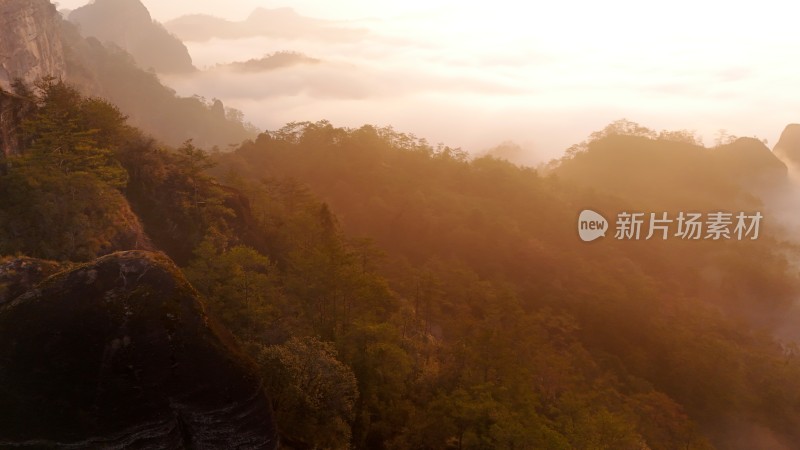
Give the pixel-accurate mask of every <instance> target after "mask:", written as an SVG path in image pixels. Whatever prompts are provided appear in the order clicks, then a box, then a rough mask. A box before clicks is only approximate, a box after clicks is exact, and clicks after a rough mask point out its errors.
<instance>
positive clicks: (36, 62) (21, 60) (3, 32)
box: [0, 0, 66, 88]
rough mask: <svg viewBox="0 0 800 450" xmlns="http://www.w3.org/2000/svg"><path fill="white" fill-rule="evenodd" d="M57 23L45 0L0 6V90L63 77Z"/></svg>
mask: <svg viewBox="0 0 800 450" xmlns="http://www.w3.org/2000/svg"><path fill="white" fill-rule="evenodd" d="M60 20H61V19H60V18H59V15H58V13H57V12H56V8H55V6H53V5H52V4H51V3H50V2H49V1H48V0H3V1H1V2H0V87H3V88H8V86H9V85H10V83H11V81H12V80H13V79H14V78H22V79H23V80H25V81H26V82H29V83H30V82H33V81H35V80H36V79H38V78H41V77H43V76H54V77H64V76H65V75H66V64H65V62H64V48H63V45H62V42H61V37H60V31H59V30H60V28H59V21H60Z"/></svg>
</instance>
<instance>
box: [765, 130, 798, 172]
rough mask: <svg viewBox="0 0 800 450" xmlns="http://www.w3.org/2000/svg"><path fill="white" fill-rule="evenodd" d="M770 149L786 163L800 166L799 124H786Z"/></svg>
mask: <svg viewBox="0 0 800 450" xmlns="http://www.w3.org/2000/svg"><path fill="white" fill-rule="evenodd" d="M772 151H773V152H774V153H775V156H777V157H778V158H780V159H781V160H782V161H783V162H785V163H786V164H789V165H792V166H794V167H800V124H796V123H793V124H789V125H787V126H786V128H784V130H783V133H781V138H780V139H779V140H778V143H777V144H775V147H774V148H773V149H772Z"/></svg>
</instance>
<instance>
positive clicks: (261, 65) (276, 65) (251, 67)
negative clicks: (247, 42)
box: [216, 52, 321, 72]
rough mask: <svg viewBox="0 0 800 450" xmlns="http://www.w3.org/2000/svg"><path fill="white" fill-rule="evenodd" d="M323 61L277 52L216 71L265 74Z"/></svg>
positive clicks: (232, 64)
mask: <svg viewBox="0 0 800 450" xmlns="http://www.w3.org/2000/svg"><path fill="white" fill-rule="evenodd" d="M320 62H321V61H320V60H319V59H316V58H312V57H310V56H306V55H304V54H302V53H295V52H277V53H273V54H271V55H266V56H264V57H262V58H254V59H250V60H247V61H244V62H234V63H230V64H220V65H218V66H217V67H216V69H230V70H233V71H236V72H264V71H267V70H275V69H281V68H283V67H291V66H296V65H300V64H319V63H320Z"/></svg>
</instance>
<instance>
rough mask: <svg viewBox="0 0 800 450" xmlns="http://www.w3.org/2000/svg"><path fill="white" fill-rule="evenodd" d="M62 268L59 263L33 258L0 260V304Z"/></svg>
mask: <svg viewBox="0 0 800 450" xmlns="http://www.w3.org/2000/svg"><path fill="white" fill-rule="evenodd" d="M64 268H65V266H64V265H62V264H60V263H56V262H53V261H44V260H41V259H34V258H14V259H8V260H5V261H0V305H2V304H3V303H7V302H9V301H11V300H13V299H15V298H17V297H18V296H20V295H22V294H23V293H24V292H26V291H28V290H29V289H31V288H32V287H33V286H35V285H36V284H38V283H39V282H41V281H42V280H44V279H45V278H47V277H49V276H50V275H53V274H54V273H56V272H60V271H61V270H64Z"/></svg>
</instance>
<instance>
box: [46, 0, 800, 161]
mask: <svg viewBox="0 0 800 450" xmlns="http://www.w3.org/2000/svg"><path fill="white" fill-rule="evenodd" d="M143 2H144V3H145V5H146V6H147V7H148V8H149V9H150V11H151V13H152V14H153V16H154V17H155V18H156V19H157V20H161V21H167V20H169V19H171V18H174V17H176V16H179V15H182V14H187V13H193V12H202V13H207V14H214V15H218V16H221V17H226V18H229V19H232V20H241V19H244V18H245V17H246V16H247V15H248V14H249V12H250V11H252V9H253V8H255V7H265V8H277V7H282V6H291V7H292V8H294V9H295V10H296V11H297V12H298V13H300V14H302V15H305V16H310V17H317V18H323V19H331V20H341V21H345V22H343V26H353V27H362V28H366V29H368V30H369V31H370V34H369V36H368V37H367V38H365V39H364V40H362V41H359V42H355V43H354V42H350V43H331V42H320V41H318V40H313V39H309V40H302V39H300V40H297V39H293V40H280V39H274V38H271V39H267V38H253V39H247V40H240V41H237V42H231V41H218V40H217V41H210V42H203V43H192V42H187V46H188V47H189V49H190V51H191V53H192V56H193V58H194V60H195V63H196V64H197V65H198V66H199V67H201V68H203V67H207V66H213V65H214V64H217V63H225V62H231V61H233V60H237V59H238V60H242V59H249V58H253V57H260V56H262V55H264V54H267V53H270V52H273V51H279V50H295V51H301V52H303V53H306V54H308V55H310V56H313V57H317V58H321V59H324V60H325V61H326V62H328V63H330V64H329V65H328V66H326V68H325V69H324V70H323V69H320V70H323V71H322V73H319V71H318V72H310V71H302V69H297V71H296V72H295V73H292V74H291V76H288V75H287V74H286V73H284V74H270V75H269V77H268V78H267V79H255V78H254V79H249V80H246V81H248V82H249V83H250V84H248V83H242V81H243V80H238V81H237V82H236V83H220V82H219V81H220V80H209V79H203V78H201V79H193V80H174V79H173V80H167V81H169V82H171V83H173V84H174V87H176V89H177V90H178V91H179V92H180V93H182V94H188V95H191V94H194V93H197V94H200V95H204V96H207V97H213V96H216V97H220V98H222V99H223V100H227V104H232V105H234V106H236V107H239V108H240V109H242V110H244V112H245V113H246V114H247V116H248V118H250V119H251V120H252V121H253V122H254V123H256V124H257V125H258V126H260V127H270V128H274V127H277V126H279V123H280V122H281V121H290V120H317V119H321V118H327V119H330V120H332V121H333V122H334V123H335V124H337V125H346V126H357V125H359V124H361V123H375V124H377V125H388V124H391V125H394V126H395V127H396V128H398V129H400V130H401V131H409V132H414V133H416V134H418V135H420V136H425V137H429V138H430V139H431V140H433V141H443V142H445V143H447V144H451V145H456V146H458V145H460V146H463V147H465V148H466V149H469V150H472V151H479V150H480V149H481V148H486V147H489V146H492V145H494V144H497V143H499V142H501V141H503V140H514V141H517V142H519V143H520V144H522V146H523V147H524V148H526V149H529V150H530V151H531V154H536V155H537V158H539V159H546V158H548V157H551V156H555V155H556V154H558V152H560V151H562V150H563V149H564V148H566V147H567V146H569V144H571V143H575V142H578V141H580V140H582V139H583V138H584V137H585V136H586V135H588V134H589V133H590V132H591V131H594V130H597V129H601V128H603V126H605V125H606V124H608V123H609V122H611V121H613V120H616V119H619V118H622V117H626V118H628V119H631V120H634V121H637V122H640V123H642V124H644V125H646V126H649V127H652V128H656V129H662V128H668V129H695V130H697V131H698V132H700V133H701V134H702V135H703V136H704V137H705V138H706V143H707V144H711V143H713V136H714V134H715V132H716V131H717V130H719V129H723V128H724V129H727V130H728V131H729V132H730V133H732V134H735V135H740V136H753V135H755V136H758V137H759V138H767V139H768V140H769V141H770V143H774V142H775V141H776V140H777V136H778V134H779V133H780V131H781V130H782V128H783V127H784V126H785V125H786V124H787V123H789V122H796V121H800V108H799V107H798V106H800V90H798V89H797V88H796V80H798V79H800V64H797V63H796V62H795V58H796V55H797V54H800V35H798V34H797V33H796V31H795V30H796V26H795V22H796V17H797V15H796V14H795V11H794V9H796V8H795V7H793V6H791V4H790V3H787V2H782V1H781V2H779V1H765V2H760V3H758V4H756V3H752V2H751V3H749V4H748V5H747V6H745V4H744V3H743V2H742V3H733V2H717V1H713V2H701V1H696V0H695V1H686V0H676V1H673V2H668V3H667V2H658V3H655V2H642V1H629V0H609V1H605V2H583V1H580V2H579V1H571V2H570V1H561V2H520V1H516V0H515V1H512V0H496V1H492V2H464V1H460V2H456V1H441V0H424V1H423V0H410V1H404V2H379V1H366V0H339V1H336V2H327V1H312V0H294V1H292V2H283V3H281V2H278V1H263V0H261V1H260V0H226V1H224V2H222V1H218V0H170V1H169V2H164V1H156V0H144V1H143ZM82 3H83V1H82V0H77V1H72V0H70V1H62V2H61V7H75V6H79V5H80V4H82ZM284 78H286V79H289V78H290V79H291V80H294V81H295V82H298V83H304V82H305V83H307V86H306V88H305V89H300V88H299V87H297V86H295V88H296V90H295V91H292V92H291V95H279V94H280V93H277V92H267V93H261V94H263V95H260V94H259V93H258V92H255V93H253V94H252V95H248V93H247V92H245V89H244V87H247V86H253V89H254V91H258V90H259V88H258V87H257V86H258V84H260V83H273V84H276V85H280V83H284V82H285V83H290V82H291V80H289V81H287V80H286V79H284ZM298 80H299V81H298ZM330 80H336V81H337V82H338V83H339V87H341V89H338V90H334V89H332V88H330V86H328V84H330V82H331V81H330ZM314 83H317V84H316V85H315V84H314ZM232 84H235V85H236V86H235V89H234V86H231V85H232ZM226 86H227V88H226ZM326 89H327V90H326ZM333 91H335V92H333ZM342 91H345V92H346V93H347V94H348V95H343V94H342ZM267 100H268V101H267ZM278 107H279V108H282V109H281V110H280V111H277V110H276V108H278ZM422 112H424V113H422ZM424 115H431V116H433V117H424V120H420V117H421V116H424ZM432 119H433V120H432Z"/></svg>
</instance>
